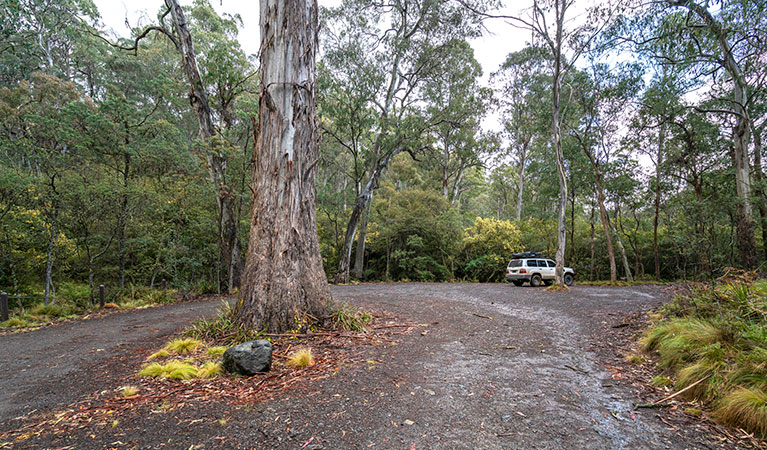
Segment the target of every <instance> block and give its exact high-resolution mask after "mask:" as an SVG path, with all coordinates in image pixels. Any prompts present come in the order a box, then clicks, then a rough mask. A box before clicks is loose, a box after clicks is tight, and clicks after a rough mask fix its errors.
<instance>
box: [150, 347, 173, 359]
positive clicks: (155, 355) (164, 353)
mask: <svg viewBox="0 0 767 450" xmlns="http://www.w3.org/2000/svg"><path fill="white" fill-rule="evenodd" d="M166 356H170V352H169V351H167V350H165V349H162V350H158V351H156V352H154V353H152V354H151V355H149V357H148V358H147V359H157V358H165V357H166Z"/></svg>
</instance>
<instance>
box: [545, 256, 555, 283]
mask: <svg viewBox="0 0 767 450" xmlns="http://www.w3.org/2000/svg"><path fill="white" fill-rule="evenodd" d="M546 264H547V265H548V266H549V273H550V274H551V279H552V280H553V279H554V278H556V275H557V263H555V262H554V261H552V260H550V259H547V260H546Z"/></svg>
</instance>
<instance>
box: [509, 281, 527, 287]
mask: <svg viewBox="0 0 767 450" xmlns="http://www.w3.org/2000/svg"><path fill="white" fill-rule="evenodd" d="M512 283H514V286H522V285H523V284H524V283H525V282H524V281H522V280H514V281H512Z"/></svg>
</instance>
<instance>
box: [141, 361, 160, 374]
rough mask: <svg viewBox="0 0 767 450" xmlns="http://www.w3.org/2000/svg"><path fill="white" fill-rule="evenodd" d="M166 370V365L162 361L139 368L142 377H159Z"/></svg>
mask: <svg viewBox="0 0 767 450" xmlns="http://www.w3.org/2000/svg"><path fill="white" fill-rule="evenodd" d="M164 372H165V366H163V365H162V364H160V363H152V364H148V365H146V366H144V368H143V369H141V370H139V372H138V376H140V377H159V376H161V375H162V374H163V373H164Z"/></svg>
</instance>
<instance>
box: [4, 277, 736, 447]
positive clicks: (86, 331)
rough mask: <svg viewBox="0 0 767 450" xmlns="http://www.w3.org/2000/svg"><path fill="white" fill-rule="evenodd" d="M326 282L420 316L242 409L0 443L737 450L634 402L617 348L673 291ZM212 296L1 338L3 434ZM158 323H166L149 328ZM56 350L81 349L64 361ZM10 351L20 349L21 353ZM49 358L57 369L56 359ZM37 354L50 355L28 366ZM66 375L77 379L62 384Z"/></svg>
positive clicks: (359, 298) (345, 294)
mask: <svg viewBox="0 0 767 450" xmlns="http://www.w3.org/2000/svg"><path fill="white" fill-rule="evenodd" d="M332 291H333V294H334V296H335V297H336V298H337V299H338V300H342V301H347V302H349V303H351V304H354V305H356V306H358V307H360V308H363V309H367V310H372V311H376V312H378V313H381V314H387V315H390V316H395V317H397V318H398V319H399V320H401V321H405V322H411V323H419V324H424V326H417V327H414V328H413V329H412V330H411V332H409V333H407V334H403V335H401V336H400V337H399V338H398V340H397V342H395V343H393V344H390V345H380V346H369V347H366V348H365V349H364V357H363V358H361V359H360V360H358V361H355V362H350V363H349V364H348V365H345V366H342V367H341V368H340V370H338V371H336V372H333V373H329V374H327V376H325V377H321V378H319V379H317V380H315V381H312V382H307V383H303V384H301V385H299V386H297V387H295V388H294V389H291V390H290V391H289V392H287V393H286V394H285V395H284V396H280V397H278V398H274V399H272V400H268V401H264V402H257V403H253V404H246V405H232V404H228V403H224V402H220V403H206V404H205V405H198V406H195V405H194V404H193V403H190V405H188V406H187V407H186V408H183V410H179V411H176V412H174V413H173V414H161V413H158V414H143V413H142V414H137V415H134V417H132V418H131V420H130V423H129V424H128V423H125V426H122V425H121V426H120V427H117V428H118V429H116V430H110V429H105V430H103V432H99V433H93V432H92V431H89V432H88V433H85V434H77V433H75V434H72V435H69V436H58V437H56V438H50V437H45V436H41V437H39V438H37V439H30V440H25V441H23V442H6V443H5V444H4V445H5V446H7V447H12V448H17V447H18V448H24V447H30V448H35V447H66V446H72V447H69V448H107V447H114V448H130V447H137V448H185V449H189V448H265V449H275V448H280V449H281V448H285V449H292V448H306V449H320V448H323V449H344V448H350V449H358V448H359V449H364V448H385V449H426V448H428V449H479V448H482V449H511V448H563V449H564V448H567V449H571V448H595V449H596V448H599V449H602V448H611V449H614V448H615V449H617V448H631V449H634V448H680V449H681V448H719V447H720V446H727V447H732V446H733V444H732V443H731V442H724V441H722V440H721V439H719V438H717V437H714V436H710V435H708V434H707V433H705V429H703V428H700V429H698V428H696V426H695V425H675V424H672V423H669V421H668V419H664V418H663V416H662V415H660V414H659V411H658V410H655V409H642V410H636V411H635V410H634V409H633V404H634V403H636V402H639V401H643V400H641V399H640V398H638V392H639V391H638V390H637V381H638V380H636V379H635V378H632V377H631V376H629V375H624V373H623V369H622V366H625V365H627V364H628V363H627V362H626V361H625V358H624V354H623V352H624V351H626V348H625V347H626V342H627V339H628V337H629V336H631V334H633V333H635V332H636V331H637V330H638V329H639V326H640V324H641V322H642V317H643V315H644V313H645V312H647V311H649V310H651V309H653V308H656V307H658V306H659V305H661V304H662V303H663V302H664V301H667V300H668V299H669V296H670V290H669V289H668V288H665V287H660V286H638V287H630V288H629V287H626V288H616V287H589V286H575V287H573V288H571V289H570V290H568V291H563V292H549V291H545V290H544V289H542V288H530V287H514V286H512V285H510V284H466V283H450V284H447V283H444V284H436V283H435V284H430V283H395V284H361V285H356V286H336V287H333V288H332ZM215 304H216V303H215V302H201V303H194V304H188V305H173V306H169V307H164V308H154V309H152V310H146V311H143V312H142V311H136V312H134V313H130V314H128V313H124V314H117V315H113V316H107V317H104V318H100V319H94V320H90V321H83V322H78V323H72V324H63V325H59V326H56V327H50V328H48V329H43V330H38V331H34V332H29V333H24V334H18V335H12V336H2V337H0V349H2V350H1V351H0V365H2V367H3V370H2V372H3V376H2V377H0V422H2V423H3V425H2V427H0V431H7V430H9V429H13V427H15V426H18V424H19V423H21V422H19V421H18V420H14V418H15V417H17V416H21V415H23V414H29V413H30V412H32V414H34V411H35V410H41V409H43V410H53V409H57V408H62V407H64V406H65V405H67V404H69V403H71V402H74V401H76V400H78V399H79V398H82V397H84V396H87V395H88V394H89V393H90V392H93V391H96V390H98V389H104V388H106V387H107V386H108V387H114V386H111V385H112V384H115V383H119V382H120V380H124V379H125V377H129V376H131V371H132V370H134V369H135V367H136V364H138V363H139V361H140V360H141V359H140V358H139V357H136V358H135V361H133V363H130V361H131V359H130V355H131V354H137V355H141V357H145V356H144V355H145V354H146V353H147V352H148V351H150V349H151V348H156V347H157V346H159V345H161V344H162V342H163V339H166V338H167V335H168V334H169V333H171V332H172V331H173V330H175V329H178V328H179V327H181V326H183V325H185V324H186V323H188V322H189V321H190V320H191V319H192V317H196V316H199V315H201V314H202V315H204V314H211V313H212V311H213V310H214V308H215ZM190 305H194V306H190ZM163 311H167V312H166V313H163ZM159 323H162V324H165V326H164V327H162V328H155V327H156V326H159V325H158V324H159ZM427 324H428V325H427ZM107 330H112V331H111V332H110V333H111V334H110V333H107ZM95 336H106V337H105V338H104V340H98V339H96V338H95ZM33 343H34V344H33ZM99 349H101V350H99ZM66 353H69V354H71V355H79V356H74V357H72V358H66V357H62V356H59V355H62V354H66ZM20 354H24V355H26V356H27V357H28V358H27V359H25V360H21V362H20V361H19V360H18V358H17V357H18V355H20ZM121 355H122V356H121ZM56 358H59V359H61V360H62V363H61V364H58V365H56V364H55V361H57V359H56ZM126 358H127V359H126ZM64 360H66V363H64V362H63V361H64ZM113 360H114V361H118V360H119V363H115V364H114V365H113V367H114V368H115V369H114V370H112V371H105V370H104V368H105V367H108V366H109V365H110V363H111V362H112V361H113ZM126 360H127V361H128V363H126ZM37 364H45V365H44V366H42V367H43V368H42V369H38V368H37V367H36V365H37ZM7 368H10V370H9V369H7ZM75 376H76V377H80V378H83V379H84V380H82V381H77V380H73V377H75ZM41 386H42V387H43V390H42V391H41V389H40V387H41ZM57 386H58V388H57ZM48 390H53V391H56V392H53V393H51V392H48ZM58 391H60V392H58ZM57 392H58V393H57ZM9 393H10V394H9ZM19 420H21V419H19ZM1 443H2V439H0V444H1Z"/></svg>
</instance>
